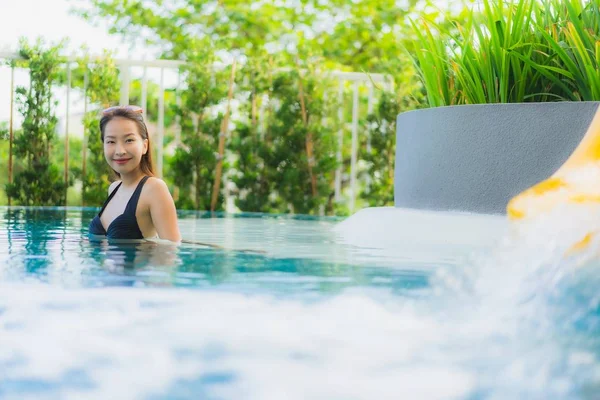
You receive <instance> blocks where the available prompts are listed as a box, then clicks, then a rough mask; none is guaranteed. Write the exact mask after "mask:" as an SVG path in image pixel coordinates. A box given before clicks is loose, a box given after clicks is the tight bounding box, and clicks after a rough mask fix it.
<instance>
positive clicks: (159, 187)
mask: <svg viewBox="0 0 600 400" xmlns="http://www.w3.org/2000/svg"><path fill="white" fill-rule="evenodd" d="M146 185H147V186H148V192H149V193H150V194H159V193H169V187H168V186H167V184H166V183H165V181H163V180H162V179H160V178H157V177H155V176H151V177H150V179H148V180H147V181H146Z"/></svg>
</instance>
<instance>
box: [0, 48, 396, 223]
mask: <svg viewBox="0 0 600 400" xmlns="http://www.w3.org/2000/svg"><path fill="white" fill-rule="evenodd" d="M19 58H20V57H19V55H18V54H15V53H7V52H0V59H5V60H16V59H19ZM76 61H77V60H76V59H75V58H72V59H67V61H66V63H67V88H66V93H65V96H66V99H67V101H66V110H65V121H66V123H65V131H64V134H65V146H66V147H67V151H68V135H69V123H68V121H69V118H70V116H71V113H70V111H71V110H70V101H69V99H70V94H71V87H70V86H71V85H70V82H71V69H70V65H71V64H72V63H74V62H76ZM92 62H93V61H92ZM115 64H116V65H117V67H118V69H119V71H120V78H121V91H120V104H129V90H130V85H131V69H132V68H134V67H135V68H142V76H141V80H142V88H141V89H142V90H141V92H142V93H141V104H140V106H141V107H142V108H143V109H144V110H147V108H148V107H147V106H148V104H147V102H148V93H147V90H148V70H149V69H158V72H159V77H160V78H159V82H158V84H159V93H158V116H157V117H158V118H157V119H158V124H157V127H156V136H155V148H156V156H157V157H156V158H157V159H156V170H157V174H158V175H159V176H162V174H163V154H164V153H163V150H164V149H163V147H164V134H165V119H164V117H165V103H164V94H165V79H164V78H165V71H167V70H169V71H177V72H178V70H179V67H180V66H181V65H183V64H184V62H183V61H175V60H130V59H116V60H115ZM329 76H331V78H333V79H335V80H337V81H339V86H338V92H337V97H338V102H339V104H340V107H339V109H338V113H337V117H338V121H339V126H340V129H339V131H338V146H337V147H338V148H337V160H338V163H339V167H338V168H337V170H336V172H335V201H336V202H341V201H343V198H344V196H343V195H342V174H343V169H342V149H343V148H344V127H345V126H346V125H347V123H348V121H344V104H345V103H344V100H345V99H344V95H345V92H346V90H345V89H346V84H347V83H349V84H351V85H352V120H351V121H350V124H351V132H352V139H351V143H350V145H351V153H350V154H351V158H350V188H349V189H350V190H349V193H348V208H349V209H350V211H351V212H352V211H354V209H355V200H356V195H357V161H358V160H357V157H358V142H359V136H358V135H359V130H360V126H359V120H360V114H361V110H360V89H361V86H366V88H367V92H368V102H367V109H366V110H364V112H365V113H371V112H372V111H373V107H374V104H375V96H374V86H373V85H374V84H376V85H377V86H380V87H383V88H385V89H387V90H392V88H393V84H394V83H393V81H392V79H391V78H390V77H388V76H385V75H382V74H366V73H360V72H342V71H331V72H330V73H329ZM177 77H178V78H177V84H176V87H175V89H176V90H177V89H178V88H179V85H180V83H181V82H180V79H179V74H177ZM14 80H15V78H14V67H12V68H11V82H10V91H11V92H10V95H11V111H10V117H9V119H10V122H9V129H10V131H11V135H12V130H13V128H12V127H13V113H14V111H13V97H12V96H13V93H14ZM86 85H87V76H86V79H85V82H84V86H86ZM84 91H85V87H84ZM176 101H177V102H180V99H179V96H177V100H176ZM87 106H88V105H87V100H86V99H85V96H84V113H85V112H87ZM262 111H263V110H259V115H258V119H259V121H260V120H262V117H263V116H262V115H261V112H262ZM176 125H177V127H176V131H175V136H176V137H175V143H179V140H180V138H179V133H180V128H179V123H178V121H177V123H176ZM11 137H12V136H11ZM84 137H85V136H84ZM367 143H368V145H367V146H368V147H370V141H369V140H367ZM83 146H84V148H85V147H86V146H87V144H86V143H85V142H84V144H83ZM368 150H370V149H368ZM66 163H67V160H65V179H67V178H68V168H67V164H66ZM9 164H10V165H12V160H9ZM11 180H12V170H11V171H9V181H11Z"/></svg>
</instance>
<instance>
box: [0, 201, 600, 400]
mask: <svg viewBox="0 0 600 400" xmlns="http://www.w3.org/2000/svg"><path fill="white" fill-rule="evenodd" d="M95 212H97V210H93V209H78V208H68V209H64V208H53V209H41V208H1V207H0V398H1V399H108V398H110V399H149V400H155V399H161V400H164V399H197V398H203V399H388V398H389V399H398V398H410V399H465V400H475V399H517V398H519V399H520V398H524V399H525V398H526V399H550V398H551V399H599V398H600V336H599V335H598V333H599V332H600V306H599V304H600V265H598V264H597V263H596V261H594V258H590V259H589V260H588V259H586V260H583V261H582V260H575V261H573V260H567V261H564V260H563V259H562V258H561V257H560V256H558V255H557V254H558V253H561V252H562V250H563V249H561V248H560V246H559V245H557V244H555V243H553V242H552V241H551V240H544V241H538V242H535V243H526V245H522V244H521V245H518V244H515V243H514V242H511V241H510V240H508V239H507V236H506V232H505V231H504V229H505V226H504V224H503V218H501V217H496V216H477V217H475V216H469V215H450V214H447V213H415V212H408V211H407V212H406V213H400V214H399V213H398V212H396V213H395V214H394V215H395V216H394V218H393V219H392V218H388V221H390V222H389V223H390V226H389V227H387V228H385V229H383V228H379V231H378V228H377V227H376V226H373V224H360V223H359V224H354V225H353V224H352V223H350V222H348V221H346V222H341V219H331V218H330V219H328V218H323V219H317V218H308V217H297V218H292V217H283V216H265V215H250V214H248V215H238V216H231V215H221V216H218V217H217V218H211V217H210V215H208V214H203V213H185V212H181V213H180V226H181V230H182V234H183V236H184V237H185V238H186V239H190V240H194V241H196V242H201V243H209V244H213V245H219V246H221V247H223V249H214V248H210V247H207V246H204V245H193V244H182V245H180V246H175V245H170V244H165V243H157V242H144V243H139V242H137V243H136V242H129V243H114V242H111V243H109V242H106V241H102V240H90V239H89V238H88V236H87V224H88V223H89V221H90V220H91V218H92V217H93V215H94V213H95ZM542 231H547V229H545V230H544V229H542ZM542 242H543V243H542ZM540 243H542V244H540ZM594 249H595V250H598V247H595V248H594ZM594 249H592V250H590V252H593V251H594ZM561 254H562V253H561ZM582 263H583V264H585V265H584V266H581V264H582ZM575 264H577V265H575Z"/></svg>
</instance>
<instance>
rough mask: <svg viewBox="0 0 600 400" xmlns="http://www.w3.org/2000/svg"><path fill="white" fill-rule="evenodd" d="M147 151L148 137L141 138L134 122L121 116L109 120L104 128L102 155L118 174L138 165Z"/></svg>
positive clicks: (132, 169)
mask: <svg viewBox="0 0 600 400" xmlns="http://www.w3.org/2000/svg"><path fill="white" fill-rule="evenodd" d="M147 151H148V139H143V138H142V135H140V132H139V130H138V126H137V124H136V123H135V122H133V121H131V120H129V119H126V118H121V117H116V118H113V119H112V120H110V121H109V122H108V123H107V124H106V127H105V128H104V157H105V158H106V162H107V163H108V165H110V166H111V167H112V169H114V170H115V171H117V172H118V173H119V174H127V173H129V172H132V171H134V170H135V169H136V168H138V167H139V165H140V161H141V160H142V156H143V155H144V154H146V152H147Z"/></svg>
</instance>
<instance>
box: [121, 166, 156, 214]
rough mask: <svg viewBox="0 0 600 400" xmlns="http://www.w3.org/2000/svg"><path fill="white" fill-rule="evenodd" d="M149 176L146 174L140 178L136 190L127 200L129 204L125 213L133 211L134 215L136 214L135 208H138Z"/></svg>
mask: <svg viewBox="0 0 600 400" xmlns="http://www.w3.org/2000/svg"><path fill="white" fill-rule="evenodd" d="M148 178H150V177H149V176H147V175H146V176H144V177H143V178H142V179H141V180H140V182H139V183H138V185H137V187H136V188H135V191H134V192H133V194H132V195H131V198H130V199H129V201H128V202H127V205H126V206H125V212H124V214H127V213H133V215H135V210H136V208H137V204H138V201H139V200H140V194H141V193H142V187H143V186H144V183H146V181H147V180H148Z"/></svg>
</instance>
